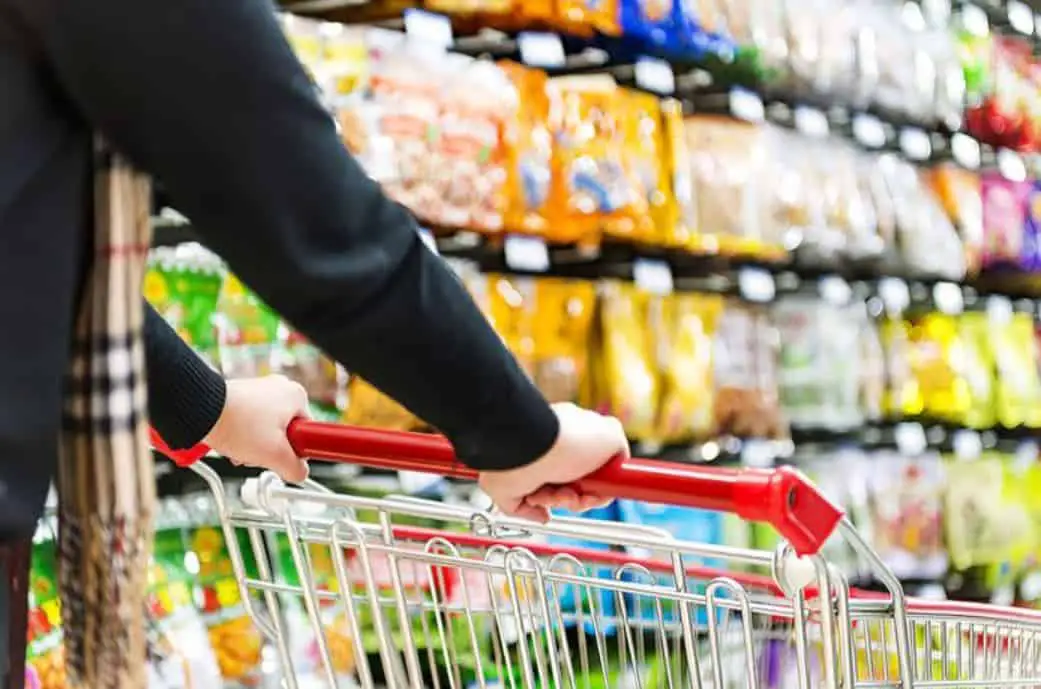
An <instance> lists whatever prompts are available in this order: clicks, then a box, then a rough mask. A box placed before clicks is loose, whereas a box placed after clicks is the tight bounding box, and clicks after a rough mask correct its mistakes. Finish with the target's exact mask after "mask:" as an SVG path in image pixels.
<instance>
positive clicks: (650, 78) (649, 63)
mask: <svg viewBox="0 0 1041 689" xmlns="http://www.w3.org/2000/svg"><path fill="white" fill-rule="evenodd" d="M634 71H635V74H634V76H635V78H636V85H637V86H639V87H640V88H642V89H647V90H648V91H653V92H654V93H659V94H661V95H663V96H668V95H670V94H672V93H675V91H676V75H675V74H673V72H672V65H670V64H669V63H668V62H665V61H664V60H659V59H657V58H653V57H641V58H640V59H638V60H637V61H636V66H635V69H634Z"/></svg>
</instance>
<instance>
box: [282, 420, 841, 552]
mask: <svg viewBox="0 0 1041 689" xmlns="http://www.w3.org/2000/svg"><path fill="white" fill-rule="evenodd" d="M288 434H289V442H290V443H291V444H292V446H293V449H294V450H296V453H297V454H298V455H300V456H301V457H309V458H313V459H320V460H326V461H333V462H349V463H352V464H358V465H360V466H367V467H372V468H377V469H393V470H398V471H419V472H424V473H431V474H440V475H442V476H448V477H452V478H460V479H470V480H473V479H476V478H477V472H476V471H475V470H473V469H471V468H469V467H467V466H465V465H463V464H462V463H460V462H459V460H458V458H457V457H456V456H455V452H454V450H453V449H452V446H451V444H450V443H449V442H448V441H447V440H445V439H444V438H441V437H438V436H433V435H422V434H417V433H402V432H394V431H380V430H374V429H370V428H357V427H353V426H343V425H339V424H328V423H317V422H313V421H303V420H300V421H295V422H293V423H292V424H291V425H290V426H289V431H288ZM577 486H578V488H579V489H581V490H582V491H583V492H589V493H595V494H598V495H603V496H605V497H610V498H623V499H627V500H641V501H646V502H657V503H665V504H671V505H678V506H681V507H695V508H700V509H706V510H716V511H719V512H729V513H732V514H736V515H737V516H739V517H741V518H742V519H745V520H747V521H754V522H762V523H766V524H770V525H772V526H773V527H774V528H775V529H777V531H778V532H779V533H780V534H781V535H782V536H783V537H784V538H785V539H786V540H787V541H788V542H789V543H790V544H791V546H792V548H794V549H795V551H796V553H798V554H799V555H809V554H814V553H816V552H818V551H819V550H820V548H821V547H822V546H823V545H824V542H825V541H827V540H828V538H829V537H830V536H831V534H832V533H833V532H834V531H835V528H836V526H837V525H838V523H839V521H840V520H841V519H842V516H843V513H842V511H841V510H840V509H838V508H837V507H835V506H834V505H832V504H831V502H829V501H828V499H827V498H825V497H824V496H823V495H821V493H820V492H819V491H818V490H817V489H816V488H815V487H814V486H813V484H811V483H810V482H809V481H808V480H807V479H806V477H804V476H803V475H802V474H801V473H799V472H798V471H796V470H794V469H791V468H787V467H785V468H780V469H773V470H756V469H721V468H716V467H701V466H689V465H683V464H676V463H671V462H660V461H654V460H649V459H625V460H622V459H616V460H613V461H611V462H609V463H607V464H606V465H604V466H603V467H602V468H600V469H599V470H597V471H595V472H594V473H592V474H590V475H589V476H587V477H586V478H584V479H582V480H581V481H578V482H577Z"/></svg>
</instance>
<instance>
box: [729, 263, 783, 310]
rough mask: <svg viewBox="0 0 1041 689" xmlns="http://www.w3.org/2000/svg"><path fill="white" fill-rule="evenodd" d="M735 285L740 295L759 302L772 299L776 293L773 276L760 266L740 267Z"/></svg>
mask: <svg viewBox="0 0 1041 689" xmlns="http://www.w3.org/2000/svg"><path fill="white" fill-rule="evenodd" d="M737 286H738V289H739V290H740V292H741V296H742V297H744V298H745V299H747V300H748V301H753V302H757V303H761V304H762V303H767V302H771V301H773V299H774V297H775V296H776V295H777V285H776V283H774V276H773V275H771V274H770V272H769V271H767V270H763V269H762V268H742V269H741V270H740V272H739V273H738V274H737Z"/></svg>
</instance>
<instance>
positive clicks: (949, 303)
mask: <svg viewBox="0 0 1041 689" xmlns="http://www.w3.org/2000/svg"><path fill="white" fill-rule="evenodd" d="M933 301H934V302H936V308H938V309H940V311H941V312H943V313H946V314H947V315H949V316H957V315H958V314H960V313H961V312H962V311H964V310H965V295H964V294H963V293H962V291H961V285H956V284H954V283H953V282H938V283H936V286H935V287H933Z"/></svg>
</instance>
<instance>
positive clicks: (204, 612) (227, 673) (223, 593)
mask: <svg viewBox="0 0 1041 689" xmlns="http://www.w3.org/2000/svg"><path fill="white" fill-rule="evenodd" d="M188 509H189V510H190V513H191V514H192V515H194V516H195V520H194V522H193V525H192V526H190V527H188V528H187V529H185V532H184V535H185V539H186V540H185V548H186V550H187V551H188V552H189V553H191V555H192V557H193V559H194V560H195V561H197V562H198V563H199V571H198V573H197V574H196V576H195V578H194V585H195V587H194V588H195V590H194V593H193V597H194V599H195V601H196V604H197V606H198V608H199V614H200V615H201V617H202V621H203V624H204V625H205V627H206V630H207V636H208V638H209V642H210V646H211V647H212V648H213V651H214V653H215V654H216V656H217V664H218V666H219V667H220V673H221V676H222V677H223V678H224V680H225V683H226V684H225V686H229V685H230V686H241V687H252V686H256V684H257V683H258V682H259V681H260V679H261V666H260V661H261V652H262V649H263V645H264V642H263V638H262V637H261V635H260V632H259V631H258V630H257V628H256V627H255V626H254V625H253V621H252V620H251V619H250V617H249V614H248V612H247V611H246V608H245V605H244V603H243V601H242V597H241V593H240V591H239V585H238V582H237V581H236V579H235V573H234V570H233V568H232V562H231V557H230V555H229V553H228V546H227V544H226V543H225V541H224V534H223V532H222V531H221V527H220V526H219V525H218V521H217V520H216V509H215V507H214V505H213V503H212V498H210V497H209V496H206V497H199V498H197V499H196V500H194V501H193V502H192V503H191V504H190V506H189V508H188Z"/></svg>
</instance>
